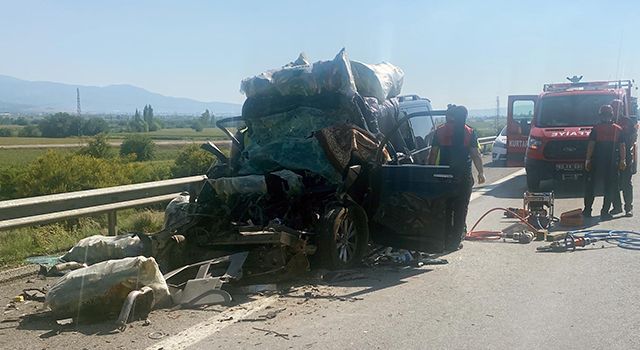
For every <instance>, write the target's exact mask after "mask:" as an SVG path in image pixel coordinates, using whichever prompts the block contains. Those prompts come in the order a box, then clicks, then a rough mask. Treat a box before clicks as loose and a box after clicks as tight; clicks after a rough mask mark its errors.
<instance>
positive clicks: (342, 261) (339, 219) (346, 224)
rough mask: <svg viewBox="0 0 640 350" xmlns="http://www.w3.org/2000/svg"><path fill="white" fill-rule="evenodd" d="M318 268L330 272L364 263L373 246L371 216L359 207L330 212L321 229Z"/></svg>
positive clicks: (341, 207)
mask: <svg viewBox="0 0 640 350" xmlns="http://www.w3.org/2000/svg"><path fill="white" fill-rule="evenodd" d="M317 245H318V251H317V253H316V254H315V257H316V258H315V259H314V260H315V262H316V265H319V266H321V267H324V268H326V269H330V270H339V269H345V268H352V267H355V266H357V265H359V264H360V263H361V262H362V258H364V256H365V254H366V253H367V250H368V246H369V227H368V225H367V214H366V213H365V211H364V209H362V207H360V206H359V205H356V204H353V205H350V206H347V207H343V206H336V207H333V208H330V209H329V210H328V211H327V213H326V214H325V215H324V217H323V218H322V220H321V222H320V224H319V226H318V240H317Z"/></svg>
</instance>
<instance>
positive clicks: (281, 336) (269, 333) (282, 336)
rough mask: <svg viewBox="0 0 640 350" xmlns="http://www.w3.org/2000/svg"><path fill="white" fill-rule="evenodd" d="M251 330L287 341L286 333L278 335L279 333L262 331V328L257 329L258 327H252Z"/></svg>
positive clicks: (267, 330) (268, 330) (287, 335)
mask: <svg viewBox="0 0 640 350" xmlns="http://www.w3.org/2000/svg"><path fill="white" fill-rule="evenodd" d="M252 328H253V329H255V330H256V331H261V332H265V334H264V335H271V334H273V335H274V336H275V337H276V338H282V339H285V340H289V334H287V333H280V332H276V331H272V330H270V329H263V328H258V327H252Z"/></svg>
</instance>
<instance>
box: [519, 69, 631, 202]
mask: <svg viewBox="0 0 640 350" xmlns="http://www.w3.org/2000/svg"><path fill="white" fill-rule="evenodd" d="M632 87H633V81H631V80H620V81H597V82H571V83H556V84H545V85H544V88H543V92H542V93H541V94H540V95H538V96H531V95H525V96H523V95H520V96H510V97H509V104H508V111H507V112H508V113H507V163H508V165H519V164H520V165H521V164H522V163H521V162H522V160H523V158H524V166H525V169H526V172H527V186H528V188H529V190H530V191H538V190H539V186H540V181H541V180H546V179H560V180H568V179H579V178H581V177H582V176H583V175H584V162H585V158H586V153H587V144H588V142H589V141H588V139H589V133H590V132H591V128H592V127H593V126H594V125H595V124H597V123H598V121H599V116H598V110H599V108H600V106H602V105H605V104H611V102H612V101H613V100H616V99H618V100H620V101H622V107H621V108H620V110H619V111H618V115H617V116H616V118H620V117H623V116H627V117H630V118H631V119H632V121H633V122H634V125H636V128H637V114H638V113H637V109H638V107H637V98H635V97H632V96H631V92H632ZM525 107H526V108H525ZM525 140H526V141H525ZM633 153H634V158H637V152H635V144H634V152H633ZM523 156H524V157H523ZM635 160H637V159H635ZM635 160H634V161H633V163H632V164H633V165H632V166H634V167H635V166H636V165H637V161H635ZM634 171H635V170H634Z"/></svg>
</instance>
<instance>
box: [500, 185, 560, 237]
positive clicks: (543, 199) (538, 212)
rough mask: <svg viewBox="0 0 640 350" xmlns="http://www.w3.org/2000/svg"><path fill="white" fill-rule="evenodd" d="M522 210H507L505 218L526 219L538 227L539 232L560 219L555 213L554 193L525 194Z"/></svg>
mask: <svg viewBox="0 0 640 350" xmlns="http://www.w3.org/2000/svg"><path fill="white" fill-rule="evenodd" d="M523 197H524V199H523V205H522V208H507V209H508V211H505V212H504V216H505V217H508V218H515V217H516V216H514V215H513V213H515V214H517V216H519V217H522V218H525V219H526V220H527V222H528V223H529V224H530V225H532V226H535V227H537V229H538V230H547V229H549V227H551V224H552V223H554V222H557V221H558V220H559V219H558V218H556V217H555V216H554V213H553V206H554V204H553V202H554V194H553V192H529V191H527V192H525V193H524V196H523Z"/></svg>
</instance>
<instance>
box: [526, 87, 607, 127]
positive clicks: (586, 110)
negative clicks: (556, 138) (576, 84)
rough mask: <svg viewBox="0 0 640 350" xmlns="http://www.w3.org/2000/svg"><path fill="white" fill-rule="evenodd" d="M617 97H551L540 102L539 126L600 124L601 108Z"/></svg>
mask: <svg viewBox="0 0 640 350" xmlns="http://www.w3.org/2000/svg"><path fill="white" fill-rule="evenodd" d="M614 98H615V95H610V94H606V95H603V94H588V95H584V94H580V95H565V96H549V97H544V98H542V99H541V100H540V109H539V111H540V113H539V116H538V118H537V124H538V125H537V126H540V127H563V126H588V125H595V124H597V123H598V121H599V120H600V118H599V117H598V110H599V109H600V106H602V105H606V104H610V103H611V101H612V100H613V99H614Z"/></svg>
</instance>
